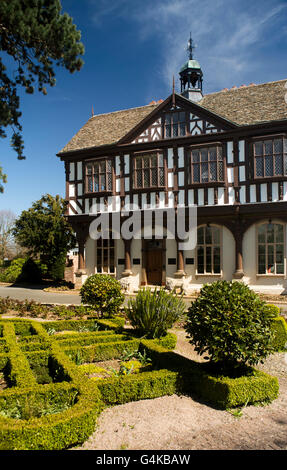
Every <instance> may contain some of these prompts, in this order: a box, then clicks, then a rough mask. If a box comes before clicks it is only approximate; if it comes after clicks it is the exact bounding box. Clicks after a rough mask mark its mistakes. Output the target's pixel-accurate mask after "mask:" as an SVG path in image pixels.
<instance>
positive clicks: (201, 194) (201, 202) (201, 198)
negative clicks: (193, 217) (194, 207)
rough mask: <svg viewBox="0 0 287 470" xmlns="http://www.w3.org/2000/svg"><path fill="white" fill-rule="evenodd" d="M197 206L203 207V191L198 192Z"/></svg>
mask: <svg viewBox="0 0 287 470" xmlns="http://www.w3.org/2000/svg"><path fill="white" fill-rule="evenodd" d="M198 205H199V206H204V189H202V188H201V189H199V190H198Z"/></svg>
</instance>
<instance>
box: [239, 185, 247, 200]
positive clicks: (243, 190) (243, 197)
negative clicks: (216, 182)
mask: <svg viewBox="0 0 287 470" xmlns="http://www.w3.org/2000/svg"><path fill="white" fill-rule="evenodd" d="M239 198H240V202H241V204H245V202H246V187H245V186H241V188H240V192H239Z"/></svg>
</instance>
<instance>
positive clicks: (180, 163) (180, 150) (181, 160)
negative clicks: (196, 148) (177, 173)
mask: <svg viewBox="0 0 287 470" xmlns="http://www.w3.org/2000/svg"><path fill="white" fill-rule="evenodd" d="M177 152H178V167H179V168H183V167H184V152H183V147H179V148H178V150H177Z"/></svg>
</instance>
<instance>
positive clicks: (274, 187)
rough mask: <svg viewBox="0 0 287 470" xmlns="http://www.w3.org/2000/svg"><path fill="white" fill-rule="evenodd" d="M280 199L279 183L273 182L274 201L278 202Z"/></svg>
mask: <svg viewBox="0 0 287 470" xmlns="http://www.w3.org/2000/svg"><path fill="white" fill-rule="evenodd" d="M278 200H279V191H278V183H272V201H273V202H276V201H278Z"/></svg>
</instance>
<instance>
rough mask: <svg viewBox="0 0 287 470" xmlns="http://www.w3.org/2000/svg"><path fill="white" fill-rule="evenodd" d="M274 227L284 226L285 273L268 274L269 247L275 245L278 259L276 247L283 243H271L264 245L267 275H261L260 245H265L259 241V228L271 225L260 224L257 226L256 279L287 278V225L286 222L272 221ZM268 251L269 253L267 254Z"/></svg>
mask: <svg viewBox="0 0 287 470" xmlns="http://www.w3.org/2000/svg"><path fill="white" fill-rule="evenodd" d="M271 224H272V225H281V226H283V268H284V272H283V273H276V272H275V273H266V266H267V264H268V249H267V247H268V246H269V245H273V250H274V251H273V254H274V253H275V259H276V250H275V247H276V245H277V244H278V245H279V244H281V243H276V242H272V243H271V242H270V243H268V242H267V243H266V242H265V243H264V246H265V273H264V274H263V273H261V274H260V273H259V245H263V243H259V240H258V235H259V227H261V226H262V225H269V222H268V221H265V222H261V223H259V224H256V277H266V278H273V277H283V278H286V224H285V223H284V222H281V221H277V220H275V221H272V222H271ZM266 251H267V253H266ZM276 264H277V263H276V261H275V262H274V265H275V266H276Z"/></svg>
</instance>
